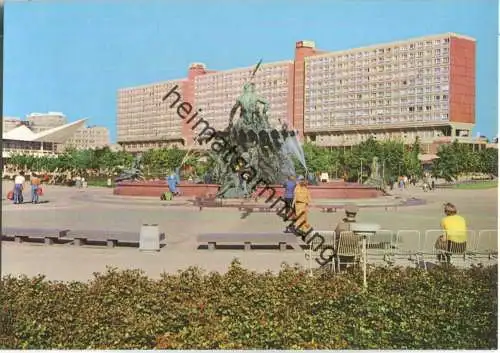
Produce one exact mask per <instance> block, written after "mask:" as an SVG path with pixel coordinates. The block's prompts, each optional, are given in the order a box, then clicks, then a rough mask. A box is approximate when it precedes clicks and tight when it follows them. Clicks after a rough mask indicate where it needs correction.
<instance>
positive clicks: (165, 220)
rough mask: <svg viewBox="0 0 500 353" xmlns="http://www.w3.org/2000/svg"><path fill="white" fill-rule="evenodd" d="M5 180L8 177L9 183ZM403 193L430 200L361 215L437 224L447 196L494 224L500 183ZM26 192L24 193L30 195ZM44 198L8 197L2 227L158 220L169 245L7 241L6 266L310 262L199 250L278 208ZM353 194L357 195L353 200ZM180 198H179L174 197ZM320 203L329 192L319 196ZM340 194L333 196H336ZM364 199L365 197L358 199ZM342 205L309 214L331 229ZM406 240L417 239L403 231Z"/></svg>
mask: <svg viewBox="0 0 500 353" xmlns="http://www.w3.org/2000/svg"><path fill="white" fill-rule="evenodd" d="M6 186H7V185H6V184H4V191H5V190H6V188H5V187H6ZM394 195H399V196H401V197H402V198H409V197H416V198H423V199H425V200H426V204H425V205H420V206H408V207H399V208H397V209H396V210H395V209H389V210H386V209H385V208H383V207H382V208H361V209H360V212H359V214H358V222H369V223H378V224H380V226H381V227H382V229H390V230H395V231H396V230H403V229H415V230H420V231H421V232H424V231H425V230H426V229H439V222H440V219H441V217H442V216H443V214H442V205H443V203H444V202H452V203H455V204H456V205H457V207H458V210H459V213H460V214H462V215H464V216H465V217H466V219H467V221H468V226H469V228H470V229H473V230H481V229H497V213H498V212H497V189H489V190H451V189H442V190H439V189H438V190H435V191H433V192H429V193H424V192H422V190H421V189H418V188H413V189H409V190H404V191H399V190H395V191H394ZM27 196H28V195H25V198H26V197H27ZM43 199H44V200H47V201H48V202H47V203H44V204H39V205H32V204H24V205H13V204H12V203H11V202H9V201H7V200H3V201H2V203H3V214H2V216H3V217H2V227H4V228H5V227H19V228H21V227H22V228H30V227H31V228H69V229H79V230H89V231H91V230H93V231H97V230H115V231H136V232H137V233H138V232H139V230H140V227H141V225H142V224H158V225H159V227H160V230H161V231H162V232H164V233H165V234H166V244H167V245H166V246H165V247H164V248H162V249H161V251H159V252H154V253H148V252H141V251H139V250H138V249H137V248H125V247H116V248H105V247H92V246H82V247H75V246H73V245H71V244H65V245H51V246H47V245H40V244H31V243H23V244H15V243H13V242H3V244H2V274H4V275H5V274H26V275H29V276H33V275H37V274H44V275H46V276H47V277H48V278H49V279H55V280H86V279H89V278H91V277H92V273H93V272H102V271H105V269H106V266H112V267H118V268H139V269H142V270H144V271H145V272H146V273H147V274H148V275H149V276H151V277H159V275H160V274H161V273H162V272H170V273H174V272H176V271H178V270H181V269H185V268H187V267H189V266H199V267H201V268H203V269H206V270H207V271H224V270H226V269H227V267H228V265H229V264H230V262H231V261H232V260H233V259H234V258H238V259H239V260H240V261H241V262H242V264H243V265H244V266H245V267H247V268H249V269H252V270H257V271H265V270H273V271H276V270H279V268H280V266H281V264H282V263H283V262H287V263H289V264H294V263H299V264H301V265H304V266H306V260H305V256H304V251H303V250H301V249H300V248H297V249H290V250H287V251H284V252H280V251H277V250H260V249H256V250H251V251H246V252H245V251H243V250H237V249H235V250H215V251H213V252H209V251H207V250H198V249H197V247H198V243H197V241H196V237H197V235H198V234H200V233H207V232H210V233H216V232H238V233H247V232H279V231H281V230H282V229H283V228H284V223H283V221H281V220H280V219H279V218H278V217H277V216H276V215H275V214H274V213H252V214H250V215H249V216H248V217H246V218H242V217H241V215H242V212H240V211H238V210H237V209H233V208H205V209H203V211H201V212H200V211H199V209H198V208H196V207H193V206H189V205H187V204H186V205H177V206H166V204H167V203H166V202H162V201H160V200H159V198H158V199H157V200H155V199H151V198H140V197H139V198H134V197H119V196H113V195H112V190H111V189H106V188H88V189H79V190H78V189H75V188H67V187H59V186H47V187H46V189H45V196H44V197H43ZM352 201H355V200H352ZM174 202H175V201H174ZM317 202H318V203H322V202H324V200H317ZM334 202H335V201H334V200H332V203H334ZM360 202H362V201H360ZM342 216H343V212H342V211H340V210H339V212H337V213H322V212H320V211H319V210H313V211H312V212H311V215H310V221H311V223H312V225H313V226H314V228H315V229H318V230H333V229H334V228H335V226H336V224H337V222H338V221H339V220H340V219H341V218H342ZM404 242H405V243H406V244H407V245H409V246H417V244H416V243H417V240H416V239H411V238H406V239H404Z"/></svg>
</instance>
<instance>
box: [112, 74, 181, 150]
mask: <svg viewBox="0 0 500 353" xmlns="http://www.w3.org/2000/svg"><path fill="white" fill-rule="evenodd" d="M176 85H178V86H182V80H172V81H167V82H158V83H154V84H151V85H145V86H140V87H132V88H124V89H120V90H119V91H118V104H117V136H118V142H119V143H120V144H122V145H123V146H124V147H125V149H126V150H127V151H131V152H136V151H144V150H148V149H150V148H157V147H164V146H171V145H176V146H182V145H183V135H182V125H181V121H180V119H179V116H178V115H177V112H176V110H175V109H171V108H169V106H168V105H167V104H162V97H163V96H164V95H165V93H166V92H168V91H169V90H170V89H171V88H172V87H173V86H176Z"/></svg>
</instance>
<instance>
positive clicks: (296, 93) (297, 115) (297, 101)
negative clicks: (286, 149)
mask: <svg viewBox="0 0 500 353" xmlns="http://www.w3.org/2000/svg"><path fill="white" fill-rule="evenodd" d="M315 54H316V50H315V45H314V42H310V41H300V42H297V43H296V44H295V63H294V77H293V127H294V128H295V129H296V130H298V131H299V138H300V139H301V140H302V139H303V137H304V89H305V67H304V59H305V58H306V57H308V56H313V55H315Z"/></svg>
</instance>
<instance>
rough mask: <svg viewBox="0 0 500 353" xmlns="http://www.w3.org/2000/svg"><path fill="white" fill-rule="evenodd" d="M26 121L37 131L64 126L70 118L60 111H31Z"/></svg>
mask: <svg viewBox="0 0 500 353" xmlns="http://www.w3.org/2000/svg"><path fill="white" fill-rule="evenodd" d="M26 122H27V124H28V126H29V127H30V129H31V130H32V131H33V132H35V133H37V132H42V131H45V130H50V129H53V128H55V127H58V126H63V125H65V124H67V123H68V119H67V118H66V115H64V114H63V113H60V112H48V113H31V114H28V115H26Z"/></svg>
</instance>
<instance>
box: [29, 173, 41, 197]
mask: <svg viewBox="0 0 500 353" xmlns="http://www.w3.org/2000/svg"><path fill="white" fill-rule="evenodd" d="M30 183H31V203H34V204H37V203H38V201H39V195H38V189H39V188H40V178H39V177H38V176H37V175H36V174H35V173H31V177H30Z"/></svg>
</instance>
